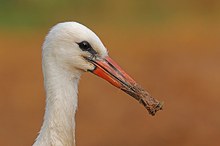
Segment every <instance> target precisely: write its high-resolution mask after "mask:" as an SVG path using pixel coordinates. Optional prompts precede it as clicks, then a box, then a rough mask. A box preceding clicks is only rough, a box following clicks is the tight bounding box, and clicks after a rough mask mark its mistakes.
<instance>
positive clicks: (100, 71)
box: [43, 22, 162, 115]
mask: <svg viewBox="0 0 220 146" xmlns="http://www.w3.org/2000/svg"><path fill="white" fill-rule="evenodd" d="M43 55H45V56H47V57H49V58H52V60H53V62H55V63H57V64H58V65H60V66H61V67H63V68H66V69H68V70H70V71H71V70H73V71H75V70H77V71H79V72H87V71H89V72H92V73H93V74H95V75H97V76H99V77H101V78H103V79H105V80H107V81H108V82H109V83H111V84H112V85H114V86H116V87H117V88H119V89H121V90H123V91H125V92H126V93H128V94H129V95H131V96H133V97H134V98H135V99H137V100H138V101H139V102H140V103H142V104H143V105H144V106H145V107H146V108H147V109H148V111H149V112H150V113H151V114H152V115H154V114H155V112H156V111H157V110H159V109H161V106H162V105H161V104H160V103H159V102H158V101H157V100H155V99H153V98H152V97H151V96H149V94H148V93H147V92H145V91H144V90H143V89H142V88H140V86H138V85H137V83H136V82H135V81H134V80H133V79H132V78H131V77H130V76H129V75H128V74H127V73H126V72H125V71H123V70H122V69H121V68H120V67H119V65H117V64H116V63H115V62H114V61H113V60H112V59H111V58H110V57H109V56H108V53H107V49H106V48H105V46H104V45H103V44H102V42H101V41H100V39H99V38H98V36H97V35H96V34H95V33H94V32H92V31H91V30H90V29H88V28H87V27H85V26H83V25H81V24H79V23H76V22H66V23H60V24H58V25H56V26H54V27H53V28H52V29H51V31H50V32H49V34H48V36H47V37H46V40H45V43H44V45H43Z"/></svg>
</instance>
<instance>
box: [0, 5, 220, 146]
mask: <svg viewBox="0 0 220 146" xmlns="http://www.w3.org/2000/svg"><path fill="white" fill-rule="evenodd" d="M196 2H197V1H196ZM155 3H156V2H155ZM123 4H124V3H120V4H119V6H117V7H116V8H118V9H116V12H115V13H113V14H111V13H110V12H111V11H110V10H111V9H110V8H109V9H108V10H106V11H109V13H110V14H109V15H108V17H109V18H114V17H112V16H117V17H116V18H115V19H116V20H114V19H113V20H114V21H115V22H112V21H113V20H107V19H106V18H103V20H105V22H102V21H101V20H100V21H97V20H94V21H92V19H91V20H85V19H84V18H79V21H82V22H83V23H85V24H86V25H87V26H88V27H90V28H92V29H93V30H94V31H95V32H96V33H97V34H98V35H99V36H100V38H101V40H102V41H103V43H104V44H105V46H106V47H107V48H108V50H109V53H110V56H111V57H112V58H113V59H114V60H116V62H118V64H120V66H122V68H124V70H126V71H127V72H128V73H129V74H130V75H131V76H132V77H133V78H135V79H136V80H137V82H138V83H140V84H141V85H142V86H143V87H144V88H145V89H147V90H148V91H149V92H150V93H151V94H152V95H153V96H154V97H156V98H158V99H160V100H162V101H164V102H165V105H164V110H163V111H161V112H159V113H158V114H157V115H156V116H154V117H151V116H149V115H148V114H147V111H146V110H145V109H144V108H143V107H142V106H141V105H140V104H138V103H137V102H136V101H135V100H134V99H132V98H131V97H129V96H128V95H126V94H125V93H123V92H121V91H120V90H118V89H116V88H114V87H113V86H111V85H110V84H108V83H107V82H105V81H104V80H102V79H100V78H98V77H96V76H94V75H92V74H90V73H85V74H84V75H83V76H82V79H81V81H80V85H79V108H78V112H77V116H76V121H77V129H76V141H77V145H78V146H146V145H148V146H162V145H163V146H171V145H173V146H176V145H178V146H194V145H200V146H202V145H204V146H206V145H212V146H214V145H216V146H217V145H218V143H219V142H220V140H219V136H220V115H219V111H220V91H219V85H220V41H219V38H220V21H219V20H220V19H218V18H219V15H218V14H219V12H218V2H215V1H210V2H208V3H205V2H204V1H202V3H200V2H197V3H196V4H198V5H196V4H192V3H189V4H188V5H187V6H186V7H184V6H182V5H181V3H180V4H179V3H178V4H173V3H172V4H167V5H165V6H163V4H162V6H161V8H164V9H166V10H167V11H168V10H169V9H170V8H175V7H177V8H175V9H178V8H179V9H181V8H182V7H184V8H182V9H181V10H180V12H181V13H178V12H179V11H177V12H176V13H174V14H176V16H173V17H172V19H171V17H162V18H163V19H162V18H160V19H158V20H156V21H155V20H154V19H153V20H152V21H151V20H149V19H150V18H149V17H147V16H146V18H145V17H144V18H145V19H146V20H147V21H149V22H143V21H136V22H135V21H134V22H132V24H131V23H130V21H127V19H126V20H123V22H121V20H120V18H124V17H123V13H122V14H118V15H120V16H118V15H117V13H118V12H120V11H121V9H120V6H123V7H124V8H127V7H128V8H127V9H125V10H126V11H128V12H130V13H129V14H132V11H131V8H130V7H131V6H132V5H126V6H124V5H123ZM106 5H107V2H106V3H105V5H104V6H106ZM159 6H160V5H159ZM106 7H107V6H106ZM159 8H160V7H159ZM159 8H158V9H157V7H156V8H152V9H153V10H152V12H151V11H149V12H148V14H151V13H152V14H154V13H155V11H157V10H161V9H159ZM54 9H55V8H54ZM91 9H92V8H91ZM87 11H88V10H87ZM136 11H137V12H139V11H138V10H136ZM140 11H141V9H140ZM206 11H207V13H206ZM129 14H124V15H125V16H126V18H129ZM159 14H161V15H162V14H163V13H162V12H160V13H159ZM81 15H82V16H86V15H85V14H84V13H82V14H81ZM97 15H99V14H97ZM103 15H104V14H103ZM161 15H159V16H161ZM167 15H168V14H167ZM135 16H136V15H135ZM144 16H145V15H144ZM5 17H6V16H5ZM17 17H18V18H20V17H19V15H18V16H17ZM78 17H79V16H78ZM131 17H132V18H133V16H131ZM155 17H156V16H155ZM8 18H10V17H9V16H8ZM69 18H70V19H66V18H65V19H60V17H59V16H57V17H56V19H54V20H53V21H52V22H47V23H46V24H45V25H44V24H43V23H42V24H41V25H43V27H38V26H37V27H35V26H34V27H32V26H31V27H30V28H28V30H26V29H24V28H25V23H24V27H23V25H21V26H12V25H11V24H10V25H7V26H6V25H3V23H2V25H1V29H0V30H1V31H0V32H1V33H0V116H1V118H0V145H1V146H14V145H16V146H26V145H27V146H28V145H31V144H33V141H34V139H35V138H36V136H37V134H38V132H39V130H40V127H41V124H42V119H43V115H44V108H45V94H44V89H43V76H42V70H41V44H42V42H43V40H44V36H45V35H46V33H47V31H48V29H49V26H52V25H53V24H55V23H57V22H58V21H57V20H61V21H65V20H76V19H74V18H73V19H71V18H72V17H69ZM148 18H149V19H148ZM155 19H156V18H155ZM5 22H6V19H5ZM0 24H1V23H0ZM5 24H6V23H5ZM8 24H9V22H8Z"/></svg>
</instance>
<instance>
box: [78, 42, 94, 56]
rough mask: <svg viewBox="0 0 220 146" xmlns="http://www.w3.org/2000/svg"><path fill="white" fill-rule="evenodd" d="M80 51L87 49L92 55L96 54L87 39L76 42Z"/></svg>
mask: <svg viewBox="0 0 220 146" xmlns="http://www.w3.org/2000/svg"><path fill="white" fill-rule="evenodd" d="M77 44H78V45H79V48H80V49H81V50H82V51H88V52H89V53H91V54H92V55H96V54H98V53H97V52H96V51H95V50H94V49H93V48H92V46H91V45H90V44H89V43H88V42H87V41H82V42H80V43H77Z"/></svg>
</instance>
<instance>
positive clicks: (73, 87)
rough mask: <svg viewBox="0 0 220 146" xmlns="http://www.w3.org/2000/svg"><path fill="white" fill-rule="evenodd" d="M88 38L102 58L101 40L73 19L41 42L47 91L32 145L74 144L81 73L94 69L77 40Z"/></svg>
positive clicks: (104, 51) (64, 145)
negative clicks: (42, 113) (44, 106)
mask: <svg viewBox="0 0 220 146" xmlns="http://www.w3.org/2000/svg"><path fill="white" fill-rule="evenodd" d="M84 40H87V41H88V42H90V44H91V46H92V47H93V49H94V50H96V51H97V52H98V53H99V54H100V56H101V57H104V56H106V55H107V51H106V48H105V47H104V45H103V44H102V42H101V41H100V39H99V38H98V37H97V36H96V35H95V34H94V33H93V32H92V31H91V30H89V29H88V28H87V27H85V26H83V25H81V24H79V23H76V22H65V23H59V24H57V25H56V26H54V27H53V28H52V29H51V31H50V32H49V34H48V35H47V37H46V39H45V42H44V44H43V52H42V57H43V59H42V63H43V64H42V65H43V75H44V85H45V90H46V111H45V116H44V122H43V126H42V128H41V130H40V134H39V136H38V137H37V139H36V142H35V143H34V146H72V145H75V112H76V109H77V92H78V81H79V79H80V75H81V74H82V73H83V72H84V71H87V70H88V69H89V70H93V69H94V65H93V64H91V63H89V62H87V61H85V59H83V57H82V56H89V55H90V54H89V53H88V52H85V51H82V50H80V48H79V46H78V44H77V43H76V42H82V41H84Z"/></svg>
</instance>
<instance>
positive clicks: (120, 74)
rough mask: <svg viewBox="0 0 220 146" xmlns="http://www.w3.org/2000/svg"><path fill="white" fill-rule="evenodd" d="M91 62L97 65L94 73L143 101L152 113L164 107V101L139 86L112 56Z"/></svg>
mask: <svg viewBox="0 0 220 146" xmlns="http://www.w3.org/2000/svg"><path fill="white" fill-rule="evenodd" d="M86 59H87V60H88V61H89V62H91V63H92V64H94V65H95V69H94V70H90V72H92V73H93V74H96V75H97V76H99V77H101V78H103V79H105V80H107V81H108V82H109V83H111V84H112V85H114V86H115V87H117V88H119V89H121V90H123V91H124V92H126V93H127V94H129V95H131V96H132V97H133V98H135V99H136V100H137V101H139V103H141V104H142V105H143V106H144V107H145V108H146V109H147V110H148V112H149V114H151V115H155V114H156V112H157V111H159V110H161V109H162V106H163V102H159V101H158V100H156V99H155V98H153V97H151V96H150V94H149V93H148V92H147V91H145V90H144V89H143V88H142V87H141V86H139V85H138V84H137V83H136V82H135V80H133V79H132V78H131V77H130V76H129V75H128V74H127V73H126V72H125V71H123V70H122V69H121V67H119V66H118V65H117V64H116V63H115V62H114V61H113V60H112V59H111V58H110V57H108V56H107V57H105V58H103V59H100V58H98V57H96V58H93V59H89V58H86Z"/></svg>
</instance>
